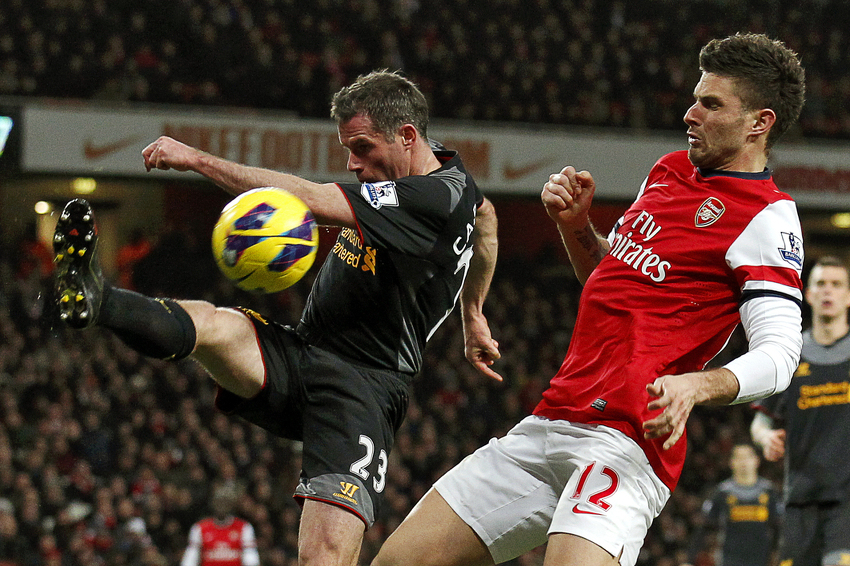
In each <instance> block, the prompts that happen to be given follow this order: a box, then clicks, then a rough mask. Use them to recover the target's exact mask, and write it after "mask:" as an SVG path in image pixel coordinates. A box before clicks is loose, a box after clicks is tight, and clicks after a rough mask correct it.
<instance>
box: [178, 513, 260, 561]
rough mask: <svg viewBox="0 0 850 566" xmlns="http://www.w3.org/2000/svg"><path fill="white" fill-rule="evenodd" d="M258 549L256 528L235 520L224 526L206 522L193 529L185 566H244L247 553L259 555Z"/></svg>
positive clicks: (240, 520) (190, 534)
mask: <svg viewBox="0 0 850 566" xmlns="http://www.w3.org/2000/svg"><path fill="white" fill-rule="evenodd" d="M256 546H257V543H256V539H255V537H254V529H253V527H251V525H250V524H249V523H247V522H246V521H243V520H242V519H238V518H235V517H234V518H231V519H229V520H228V521H226V522H224V523H218V522H217V521H216V520H215V519H213V518H207V519H203V520H201V521H198V522H197V523H195V524H194V525H193V526H192V530H191V531H190V533H189V547H188V548H187V549H186V554H185V555H184V557H183V562H182V563H181V565H182V566H188V565H190V564H191V565H199V566H243V562H242V559H243V553H245V552H246V551H248V552H250V553H251V554H253V553H255V552H256ZM251 562H253V560H252V561H251Z"/></svg>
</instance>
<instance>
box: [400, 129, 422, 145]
mask: <svg viewBox="0 0 850 566" xmlns="http://www.w3.org/2000/svg"><path fill="white" fill-rule="evenodd" d="M399 136H401V141H402V143H403V144H404V145H405V146H406V147H409V146H412V145H413V144H414V143H415V142H416V140H417V139H418V138H419V131H418V130H417V129H416V126H414V125H413V124H405V125H403V126H402V127H401V128H399Z"/></svg>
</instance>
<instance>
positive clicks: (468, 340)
mask: <svg viewBox="0 0 850 566" xmlns="http://www.w3.org/2000/svg"><path fill="white" fill-rule="evenodd" d="M497 227H498V222H497V219H496V209H495V208H494V207H493V203H491V202H490V201H489V200H487V199H486V198H485V199H484V202H483V203H482V204H481V206H480V207H478V211H477V213H476V217H475V233H474V236H473V237H474V238H475V240H474V241H473V254H472V259H471V260H470V264H469V273H467V275H466V281H465V282H464V285H463V289H462V290H461V295H460V303H461V319H462V321H463V338H464V350H465V354H466V359H467V360H469V363H471V364H472V365H473V366H474V367H475V369H477V370H478V371H480V372H481V373H483V374H484V375H486V376H488V377H491V378H493V379H495V380H498V381H502V376H500V375H499V374H498V373H496V372H495V371H493V369H492V368H491V367H490V366H492V365H493V363H494V362H495V361H496V360H498V359H499V358H500V357H501V354H500V353H499V343H498V342H497V341H496V340H494V339H493V337H492V336H491V334H490V325H489V324H488V323H487V319H486V317H485V316H484V312H483V308H484V300H485V299H486V297H487V293H488V291H489V290H490V282H491V281H492V279H493V271H494V270H495V269H496V255H497V250H498V238H497Z"/></svg>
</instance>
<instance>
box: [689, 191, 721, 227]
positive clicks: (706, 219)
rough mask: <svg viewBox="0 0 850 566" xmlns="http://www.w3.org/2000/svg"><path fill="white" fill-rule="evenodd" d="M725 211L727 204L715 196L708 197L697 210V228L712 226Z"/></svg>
mask: <svg viewBox="0 0 850 566" xmlns="http://www.w3.org/2000/svg"><path fill="white" fill-rule="evenodd" d="M724 212H726V206H725V205H724V204H723V203H722V202H720V201H719V200H718V199H716V198H714V197H708V198H707V199H705V202H704V203H702V205H701V206H700V207H699V209H698V210H697V213H696V216H695V217H694V224H695V225H696V227H697V228H705V227H706V226H711V225H712V224H714V223H715V222H717V221H718V220H720V217H721V216H723V213H724Z"/></svg>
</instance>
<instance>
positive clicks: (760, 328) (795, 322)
mask: <svg viewBox="0 0 850 566" xmlns="http://www.w3.org/2000/svg"><path fill="white" fill-rule="evenodd" d="M740 313H741V323H742V324H743V326H744V331H745V332H746V334H747V340H748V341H749V344H750V347H749V351H748V352H747V353H746V354H744V355H742V356H739V357H737V358H735V359H734V360H732V361H731V362H729V363H728V364H726V365H725V366H724V367H725V368H726V369H728V370H729V371H731V372H732V373H734V374H735V377H736V378H737V379H738V384H739V390H738V396H737V397H736V398H735V400H734V401H733V403H746V402H749V401H754V400H756V399H763V398H765V397H768V396H770V395H772V394H774V393H776V392H778V391H783V390H784V389H785V388H786V387H788V384H789V383H791V376H792V375H794V370H795V369H797V364H798V363H799V362H800V351H801V349H802V348H803V336H802V324H803V317H802V314H801V311H800V307H799V305H798V304H797V303H795V302H793V301H789V300H788V299H785V298H782V297H778V296H771V295H763V296H758V297H753V298H752V299H750V300H749V301H747V302H745V303H744V304H743V305H741V308H740Z"/></svg>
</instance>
